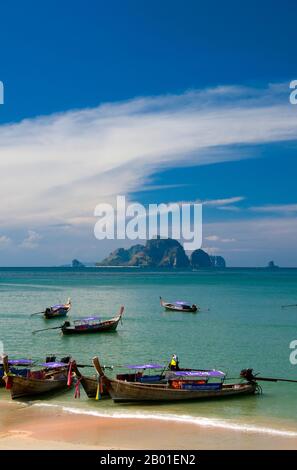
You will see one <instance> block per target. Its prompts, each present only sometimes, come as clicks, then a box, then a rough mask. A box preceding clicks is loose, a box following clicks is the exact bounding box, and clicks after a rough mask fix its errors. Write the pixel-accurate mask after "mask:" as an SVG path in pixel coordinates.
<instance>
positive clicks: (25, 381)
mask: <svg viewBox="0 0 297 470" xmlns="http://www.w3.org/2000/svg"><path fill="white" fill-rule="evenodd" d="M41 366H42V367H43V369H41V370H37V371H30V372H29V374H28V375H27V377H22V376H20V375H15V374H12V373H11V371H10V368H9V361H8V357H7V356H3V368H4V377H3V379H4V381H5V384H6V388H7V389H8V390H10V393H11V398H12V399H16V398H24V397H34V396H36V395H42V394H45V393H50V392H56V391H58V390H62V389H66V388H67V386H70V385H71V367H72V362H71V361H70V362H69V364H65V363H63V362H45V363H43V364H41Z"/></svg>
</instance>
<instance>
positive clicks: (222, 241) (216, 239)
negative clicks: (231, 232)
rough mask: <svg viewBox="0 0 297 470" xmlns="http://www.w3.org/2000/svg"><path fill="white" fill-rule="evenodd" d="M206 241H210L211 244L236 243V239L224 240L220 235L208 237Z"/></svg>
mask: <svg viewBox="0 0 297 470" xmlns="http://www.w3.org/2000/svg"><path fill="white" fill-rule="evenodd" d="M205 240H208V241H210V242H221V243H233V242H236V238H222V237H219V236H218V235H209V236H208V237H205Z"/></svg>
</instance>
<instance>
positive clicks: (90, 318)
mask: <svg viewBox="0 0 297 470" xmlns="http://www.w3.org/2000/svg"><path fill="white" fill-rule="evenodd" d="M93 320H99V321H100V317H86V318H80V319H79V320H75V321H76V322H80V321H93Z"/></svg>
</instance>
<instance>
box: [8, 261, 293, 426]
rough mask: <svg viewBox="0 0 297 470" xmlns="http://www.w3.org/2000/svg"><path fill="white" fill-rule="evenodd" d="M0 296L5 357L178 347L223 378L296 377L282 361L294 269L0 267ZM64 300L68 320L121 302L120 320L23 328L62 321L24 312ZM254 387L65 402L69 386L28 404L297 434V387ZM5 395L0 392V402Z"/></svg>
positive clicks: (184, 358) (150, 354) (107, 355)
mask: <svg viewBox="0 0 297 470" xmlns="http://www.w3.org/2000/svg"><path fill="white" fill-rule="evenodd" d="M160 295H162V297H164V299H166V300H174V299H184V300H189V301H191V302H195V303H197V304H198V305H200V306H201V307H202V308H204V309H205V311H203V312H201V313H198V314H182V313H174V312H164V311H163V310H162V309H161V307H160V305H159V296H160ZM0 296H1V304H0V340H1V341H2V342H3V343H4V348H5V351H6V352H7V353H8V354H9V355H10V356H11V357H12V356H14V357H21V356H24V357H33V358H36V359H39V360H40V359H43V358H44V357H45V356H46V355H47V354H49V353H55V354H57V355H58V356H62V355H68V354H71V355H72V356H74V357H75V358H77V360H78V361H79V362H84V363H90V362H91V358H92V357H93V356H94V355H98V356H99V357H100V358H101V361H102V363H104V364H112V365H115V366H117V365H121V364H125V363H136V362H141V361H148V360H153V361H161V362H162V363H166V362H168V361H169V359H170V356H171V354H172V353H177V354H178V356H179V359H180V364H181V365H182V366H185V367H196V368H197V367H201V368H219V369H221V370H224V371H225V372H227V373H228V376H229V377H238V374H239V372H240V370H241V369H243V368H246V367H252V368H254V369H255V371H256V372H261V374H262V375H266V376H277V377H286V378H292V379H297V365H295V366H294V365H292V364H291V363H290V361H289V355H290V352H291V350H290V349H289V344H290V342H291V341H292V340H294V339H297V308H296V309H294V308H293V309H286V310H282V309H281V308H280V307H281V305H282V304H288V303H289V304H290V303H297V270H285V269H280V270H276V271H265V270H256V269H246V270H244V269H226V270H223V271H196V272H149V271H142V270H138V269H131V270H126V269H122V270H121V269H116V270H115V269H105V270H102V269H92V268H89V269H84V270H78V271H76V270H71V269H55V268H49V269H46V268H38V269H37V268H36V269H29V268H28V269H24V268H23V269H21V268H20V269H8V268H7V269H1V270H0ZM67 297H71V299H72V302H73V308H72V310H71V315H70V317H71V318H78V317H81V316H86V315H90V314H99V315H100V316H101V317H102V318H110V317H111V316H113V315H114V314H115V313H116V312H117V310H118V309H119V307H120V305H121V304H123V305H124V306H125V312H124V317H123V324H122V325H119V327H118V331H117V332H116V333H111V334H102V335H100V334H99V335H87V336H81V337H71V336H70V337H63V336H61V334H60V333H59V330H53V331H46V332H43V333H39V334H37V335H32V330H35V329H39V328H43V327H44V328H46V327H47V326H56V325H59V324H61V320H52V321H50V322H49V321H46V320H43V318H40V317H38V316H37V317H36V316H35V317H32V318H30V313H33V312H37V311H39V310H42V309H43V308H44V307H46V306H48V305H51V304H55V303H57V302H60V301H66V299H67ZM207 308H209V309H210V310H209V311H206V309H207ZM84 370H85V371H87V369H84ZM90 370H91V369H90ZM262 385H263V395H261V396H252V397H247V398H244V399H231V400H224V401H208V402H194V403H183V404H162V405H145V406H139V405H119V404H117V405H115V404H113V403H112V401H111V400H102V401H99V402H95V401H92V400H87V398H86V397H85V396H84V395H83V394H82V396H81V399H80V400H74V398H73V392H72V391H71V392H69V393H66V394H63V395H61V396H58V397H55V398H50V399H47V400H39V401H38V402H37V403H38V404H39V405H40V404H41V405H48V404H50V405H59V406H64V407H66V408H67V409H71V410H70V411H75V410H79V411H80V412H90V413H97V414H102V413H107V414H116V415H119V414H123V413H124V414H130V415H131V414H133V415H135V414H147V415H156V414H158V415H161V414H162V415H165V416H167V417H168V416H169V415H171V417H172V419H177V418H178V417H180V418H181V417H182V416H186V418H185V419H193V420H195V419H197V420H198V419H199V420H200V422H202V421H203V420H205V419H206V420H212V422H214V423H215V422H217V420H221V421H222V422H223V423H225V424H226V423H227V424H228V423H234V422H236V423H241V425H249V426H251V425H255V426H257V427H265V429H266V428H267V429H268V428H269V429H270V428H274V429H276V428H278V429H279V428H281V429H282V430H286V429H287V430H288V429H291V430H292V429H293V430H296V432H297V384H288V383H277V384H273V383H262ZM8 398H9V395H8V393H7V392H6V391H5V390H1V391H0V399H1V400H7V399H8ZM35 403H36V402H35ZM206 422H207V421H206Z"/></svg>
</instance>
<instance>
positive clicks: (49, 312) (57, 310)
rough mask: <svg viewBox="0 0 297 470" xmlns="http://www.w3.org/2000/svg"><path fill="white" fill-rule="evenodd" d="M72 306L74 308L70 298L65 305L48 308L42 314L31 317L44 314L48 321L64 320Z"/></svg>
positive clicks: (38, 313)
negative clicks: (53, 319) (54, 319)
mask: <svg viewBox="0 0 297 470" xmlns="http://www.w3.org/2000/svg"><path fill="white" fill-rule="evenodd" d="M71 306H72V304H71V300H70V298H68V300H67V302H66V303H65V304H56V305H52V306H51V307H47V308H46V309H45V310H43V311H42V312H37V313H32V314H31V317H32V316H33V315H41V314H42V315H43V316H44V318H45V319H46V320H50V319H52V318H63V317H66V315H67V314H68V312H69V310H70V309H71Z"/></svg>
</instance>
